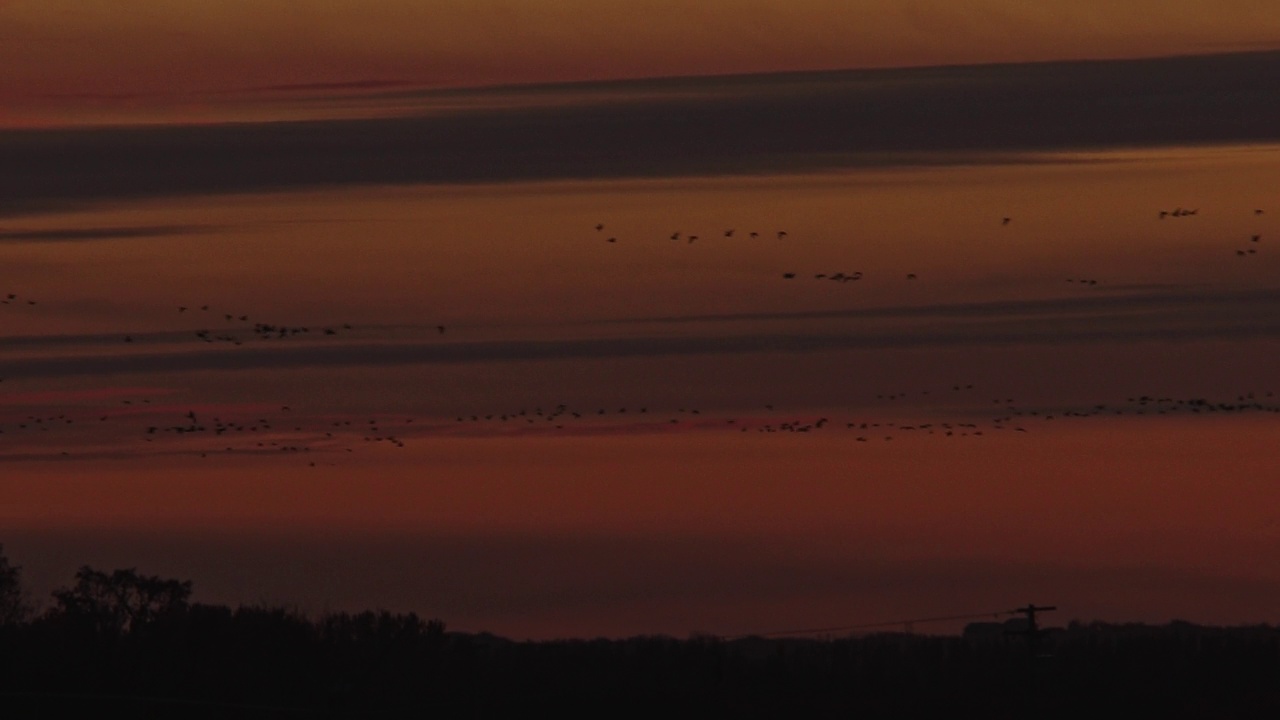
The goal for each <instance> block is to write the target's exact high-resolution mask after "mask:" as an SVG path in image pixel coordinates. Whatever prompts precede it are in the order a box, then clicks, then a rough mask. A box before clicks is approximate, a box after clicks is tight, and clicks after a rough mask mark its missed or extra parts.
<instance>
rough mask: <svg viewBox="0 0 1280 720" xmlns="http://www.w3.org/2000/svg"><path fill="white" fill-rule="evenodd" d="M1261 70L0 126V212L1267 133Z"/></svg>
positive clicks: (846, 82) (952, 76) (944, 73)
mask: <svg viewBox="0 0 1280 720" xmlns="http://www.w3.org/2000/svg"><path fill="white" fill-rule="evenodd" d="M691 84H692V85H693V86H694V87H693V88H692V89H694V90H696V92H689V90H690V85H691ZM1277 86H1280V52H1270V53H1242V54H1228V55H1214V56H1198V57H1180V58H1165V59H1157V60H1132V61H1106V62H1064V63H1045V64H1034V65H1005V66H985V67H969V68H955V67H953V68H928V69H914V70H880V71H850V72H828V73H813V74H808V75H796V74H787V75H780V76H779V75H765V76H751V77H733V78H704V79H700V80H690V79H672V80H664V81H641V82H638V83H634V84H632V83H609V84H604V85H593V86H586V87H580V88H579V87H571V86H569V87H560V88H556V89H555V90H556V92H548V93H547V96H546V98H544V99H542V100H539V99H538V98H537V96H536V93H535V94H533V95H530V94H528V93H523V91H522V95H521V98H522V102H523V103H525V104H523V105H518V106H514V107H511V106H506V105H502V104H501V103H499V105H500V106H497V107H473V108H470V109H463V110H441V109H439V108H440V107H441V105H440V103H439V102H438V101H435V102H428V101H427V100H423V101H421V108H420V112H421V113H422V114H414V115H405V116H400V117H391V118H379V119H365V120H341V121H338V120H332V121H314V122H280V123H258V124H254V123H245V124H225V125H210V126H159V127H131V128H94V129H62V130H47V131H35V130H26V131H8V132H4V133H0V163H2V164H3V166H4V167H5V168H6V172H5V173H4V175H3V177H0V214H10V215H12V214H15V213H23V212H31V211H34V210H38V209H44V208H49V207H59V206H67V205H74V204H79V203H90V202H98V201H108V200H127V199H134V198H146V197H157V196H175V195H192V194H219V193H238V192H254V191H272V190H289V189H296V188H303V187H327V186H347V185H370V184H412V183H488V182H505V181H530V180H551V179H563V178H609V177H654V176H689V175H720V174H739V173H765V172H775V171H805V170H814V169H824V168H836V167H857V166H892V165H912V164H946V163H972V162H1007V161H1025V160H1027V159H1028V156H1027V154H1033V155H1034V154H1035V153H1046V152H1059V151H1070V150H1085V149H1098V148H1118V147H1134V146H1165V145H1185V144H1210V143H1257V142H1269V141H1275V140H1280V106H1277V104H1276V102H1275V92H1274V89H1275V87H1277ZM497 92H499V93H501V92H504V91H497ZM629 93H634V98H633V99H631V100H629V101H628V100H623V101H620V100H619V96H621V97H623V98H626V97H627V96H628V94H629ZM566 94H567V95H566ZM428 100H429V98H428ZM433 105H434V107H435V108H436V109H432V108H433Z"/></svg>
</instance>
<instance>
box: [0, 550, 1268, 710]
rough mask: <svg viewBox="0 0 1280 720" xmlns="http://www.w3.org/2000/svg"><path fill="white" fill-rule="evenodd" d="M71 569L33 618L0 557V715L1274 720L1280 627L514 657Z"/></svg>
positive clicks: (336, 616) (623, 646) (377, 619)
mask: <svg viewBox="0 0 1280 720" xmlns="http://www.w3.org/2000/svg"><path fill="white" fill-rule="evenodd" d="M191 594H192V584H191V582H190V581H185V580H175V579H169V578H160V577H155V576H149V575H144V574H141V573H139V572H137V571H136V570H135V569H118V570H113V571H103V570H98V569H94V568H92V567H88V566H85V567H81V568H80V569H79V570H78V571H77V572H76V574H75V577H74V578H73V581H72V582H71V583H70V584H69V585H67V586H66V587H63V588H60V589H58V590H56V591H55V592H54V593H53V594H52V600H53V602H52V604H51V605H50V606H48V607H47V608H45V609H43V610H40V611H38V612H37V611H36V609H35V608H34V607H33V606H32V604H31V603H30V602H29V598H27V597H26V596H25V594H24V592H23V588H22V584H21V569H20V568H19V567H17V566H15V565H13V564H11V563H10V562H9V561H8V559H7V558H6V557H5V556H4V554H3V548H0V708H2V709H5V710H7V711H9V712H4V713H3V714H4V715H6V716H12V717H37V716H49V715H53V716H62V715H68V714H71V713H79V712H101V711H102V710H103V709H112V710H119V711H122V712H130V713H134V714H140V715H142V716H152V715H161V714H163V715H170V714H181V715H182V716H184V717H195V718H201V717H219V718H221V717H244V718H259V717H263V718H266V717H271V718H274V717H385V716H387V715H393V716H396V717H401V716H415V715H423V716H425V715H433V716H438V717H455V716H465V717H488V716H510V715H512V714H515V713H521V714H528V713H529V712H530V711H537V712H539V713H542V712H561V713H568V712H575V713H578V712H590V713H593V714H596V715H600V716H606V715H607V716H610V717H640V716H644V717H651V716H653V715H654V714H656V713H662V712H666V713H681V714H690V713H702V714H715V715H725V714H732V715H735V716H740V717H778V716H807V717H854V716H861V717H889V718H912V717H936V716H939V715H943V714H950V715H955V714H958V715H959V716H961V717H964V716H969V715H972V716H983V717H993V718H1005V717H1028V716H1033V715H1034V716H1037V717H1050V718H1052V717H1079V716H1080V715H1082V714H1084V713H1087V712H1096V711H1098V710H1099V709H1102V708H1106V709H1115V710H1120V711H1124V712H1130V713H1142V714H1143V715H1152V714H1157V713H1158V714H1159V715H1161V716H1164V717H1172V718H1201V717H1205V718H1207V717H1251V716H1262V715H1267V716H1276V711H1278V710H1280V628H1277V627H1275V626H1271V625H1258V626H1249V627H1231V628H1223V627H1206V626H1199V625H1193V624H1190V623H1184V622H1174V623H1169V624H1166V625H1158V626H1157V625H1143V624H1114V623H1101V622H1090V623H1081V622H1072V623H1070V624H1068V625H1067V626H1066V627H1062V628H1053V629H1049V630H1047V631H1046V632H1045V633H1043V634H1042V636H1041V637H1039V638H1038V639H1037V641H1036V642H1034V643H1032V642H1029V641H1028V638H1027V636H1026V635H1025V634H1021V635H1020V634H1012V633H1011V634H1007V635H998V634H997V635H991V634H989V633H988V634H986V635H983V636H976V635H972V636H969V637H962V636H931V635H918V634H907V633H876V634H870V635H860V636H848V637H838V638H820V639H813V638H764V637H748V638H739V639H733V640H729V639H723V638H716V637H711V636H691V637H688V638H672V637H664V636H642V637H633V638H625V639H594V640H585V639H579V640H557V641H540V642H514V641H510V640H507V639H504V638H501V637H497V636H494V635H490V634H487V633H464V632H454V631H448V630H446V626H445V624H444V622H442V621H440V620H435V619H424V618H421V617H419V616H418V615H416V614H414V613H390V612H385V611H365V612H358V613H348V612H340V613H328V614H325V615H322V616H320V617H314V618H313V617H308V616H307V615H305V614H303V613H301V612H299V611H297V610H295V609H291V608H287V607H271V606H264V605H252V606H248V605H242V606H239V607H234V608H233V607H229V606H225V605H216V604H206V603H199V602H193V601H192V599H191Z"/></svg>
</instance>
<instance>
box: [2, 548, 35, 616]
mask: <svg viewBox="0 0 1280 720" xmlns="http://www.w3.org/2000/svg"><path fill="white" fill-rule="evenodd" d="M30 612H31V606H30V605H28V604H27V596H26V593H25V592H24V591H23V589H22V568H21V567H19V566H17V565H13V564H11V563H10V562H9V558H8V557H6V556H5V554H4V546H3V545H0V627H6V626H9V625H17V624H19V623H21V622H22V621H23V620H26V619H27V615H29V614H30Z"/></svg>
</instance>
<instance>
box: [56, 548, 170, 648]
mask: <svg viewBox="0 0 1280 720" xmlns="http://www.w3.org/2000/svg"><path fill="white" fill-rule="evenodd" d="M53 597H54V600H56V601H57V609H58V610H59V611H61V612H62V613H63V614H64V615H66V616H67V617H70V618H75V619H78V620H83V621H88V622H92V623H93V624H94V626H95V628H96V629H97V630H98V631H99V632H101V633H104V634H108V635H122V634H125V633H128V632H131V631H133V630H135V629H137V628H139V627H142V626H145V625H148V624H150V623H152V622H154V621H155V620H157V619H158V618H161V617H163V616H165V615H167V614H171V613H175V612H181V611H183V610H185V609H186V608H187V600H188V599H189V598H190V597H191V581H190V580H186V581H178V580H170V579H164V578H160V577H156V576H152V575H139V574H138V571H137V570H135V569H133V568H128V569H123V570H116V571H114V572H112V573H110V574H108V573H106V572H102V571H100V570H94V569H93V568H91V567H89V566H87V565H85V566H83V567H81V568H80V570H79V571H77V572H76V584H75V585H74V586H72V587H69V588H63V589H61V590H58V591H55V592H54V593H53Z"/></svg>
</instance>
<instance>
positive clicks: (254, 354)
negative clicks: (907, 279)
mask: <svg viewBox="0 0 1280 720" xmlns="http://www.w3.org/2000/svg"><path fill="white" fill-rule="evenodd" d="M815 318H825V319H831V320H840V321H841V322H840V325H839V328H838V329H836V328H833V329H832V330H830V331H828V332H822V331H817V332H815V331H811V330H809V331H806V332H788V331H787V330H786V329H785V328H779V327H778V326H777V325H776V324H771V325H770V327H769V328H768V329H767V330H765V331H759V330H755V331H753V330H752V329H750V328H748V329H747V330H745V331H743V330H736V331H735V330H734V329H733V326H734V325H735V324H738V323H744V322H746V321H748V320H751V321H756V322H761V321H769V322H770V323H778V322H784V323H785V321H787V320H800V319H815ZM886 319H889V320H895V322H894V323H892V324H890V325H885V324H884V323H883V322H881V321H884V320H886ZM694 320H696V321H699V322H712V323H713V324H719V325H720V326H721V327H720V329H719V331H718V332H714V333H708V332H705V331H702V330H700V331H699V332H698V333H696V334H690V335H686V336H680V335H672V334H669V333H664V334H653V335H648V336H645V335H631V336H628V337H606V338H592V337H582V338H569V339H560V340H546V341H539V340H525V341H505V340H494V341H482V342H441V341H429V340H427V339H426V338H429V337H431V336H432V334H433V333H434V332H435V331H434V329H432V328H426V327H424V328H422V330H421V337H422V339H420V340H414V339H397V340H389V341H385V342H377V341H376V340H370V339H361V340H359V341H353V342H345V341H343V340H342V339H340V338H339V339H335V340H334V341H333V342H306V343H302V342H299V343H280V344H274V345H271V346H266V345H263V344H259V345H245V346H243V347H231V348H211V349H200V348H199V347H196V345H197V344H196V343H194V342H193V343H192V344H191V345H190V346H189V345H185V344H181V343H178V342H176V341H177V339H178V338H179V337H180V334H175V333H159V334H156V335H155V337H149V336H142V335H140V336H139V338H141V340H142V341H148V342H152V341H153V342H155V343H156V344H158V345H159V346H160V347H156V348H155V349H154V350H149V351H143V352H128V353H123V352H121V351H119V350H116V351H113V352H108V351H106V348H105V347H104V345H110V346H113V347H114V348H120V347H122V345H123V343H122V341H121V337H122V336H111V335H92V336H88V335H86V336H70V337H69V336H51V337H48V338H41V337H28V338H21V339H16V340H15V347H16V346H18V345H20V346H21V347H22V349H23V355H22V356H20V357H12V358H10V359H6V360H4V361H3V362H0V376H9V377H14V378H51V377H66V376H76V375H99V374H103V375H134V374H151V373H158V372H193V371H206V370H222V371H245V370H255V369H282V368H302V367H387V366H397V365H429V364H456V363H491V362H521V361H536V360H584V359H599V358H642V357H663V356H682V355H705V354H726V355H732V354H744V353H763V352H783V353H818V352H828V351H837V350H859V349H861V350H866V349H892V348H924V347H937V348H942V347H956V346H991V345H995V346H1001V345H1020V344H1034V345H1045V344H1047V345H1055V344H1068V345H1069V344H1080V343H1096V342H1106V343H1116V342H1137V341H1147V340H1184V341H1185V340H1196V339H1237V340H1238V339H1257V338H1276V337H1280V291H1275V290H1262V291H1250V292H1235V293H1161V294H1146V295H1117V296H1110V297H1093V298H1063V299H1057V300H1036V301H1008V302H994V303H962V304H949V305H931V306H924V307H910V306H906V307H891V308H882V309H854V310H847V311H826V312H819V313H794V314H787V313H778V314H749V315H740V316H734V315H720V316H700V317H696V318H678V317H669V318H664V319H661V320H658V321H655V322H659V323H663V322H665V323H675V324H682V323H685V322H689V321H694ZM401 337H402V338H403V335H402V336H401ZM135 342H138V343H139V344H140V345H144V346H145V343H142V342H140V341H139V339H138V338H135ZM41 346H47V347H49V348H51V349H52V348H57V347H66V346H84V349H83V350H82V351H81V352H80V353H77V354H75V355H67V354H65V353H62V352H59V353H50V354H48V355H41V354H39V353H38V352H37V349H38V348H40V347H41Z"/></svg>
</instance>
